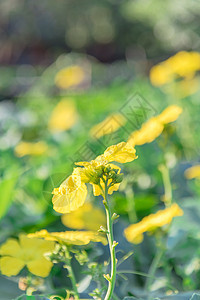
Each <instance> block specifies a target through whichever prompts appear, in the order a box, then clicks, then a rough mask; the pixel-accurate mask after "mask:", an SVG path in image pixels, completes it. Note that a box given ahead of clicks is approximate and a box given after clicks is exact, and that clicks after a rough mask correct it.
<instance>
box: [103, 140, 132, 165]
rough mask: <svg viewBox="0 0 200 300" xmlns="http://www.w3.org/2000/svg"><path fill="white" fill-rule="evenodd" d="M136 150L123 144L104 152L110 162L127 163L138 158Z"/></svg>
mask: <svg viewBox="0 0 200 300" xmlns="http://www.w3.org/2000/svg"><path fill="white" fill-rule="evenodd" d="M135 153H136V150H135V149H134V147H132V146H131V145H130V144H128V143H125V142H121V143H119V144H117V145H113V146H110V147H108V148H107V149H106V151H105V152H104V158H105V159H106V160H107V161H108V162H112V161H116V162H119V163H127V162H130V161H133V160H134V159H136V158H137V156H136V155H135Z"/></svg>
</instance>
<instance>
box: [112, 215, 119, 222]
mask: <svg viewBox="0 0 200 300" xmlns="http://www.w3.org/2000/svg"><path fill="white" fill-rule="evenodd" d="M118 218H119V215H117V214H116V213H114V214H113V215H112V221H115V220H117V219H118Z"/></svg>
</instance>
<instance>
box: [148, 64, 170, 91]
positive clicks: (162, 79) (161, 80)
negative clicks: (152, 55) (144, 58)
mask: <svg viewBox="0 0 200 300" xmlns="http://www.w3.org/2000/svg"><path fill="white" fill-rule="evenodd" d="M149 76H150V80H151V83H152V84H153V85H155V86H161V85H164V84H166V83H168V82H170V81H171V79H172V78H173V75H172V72H171V70H170V69H169V68H167V67H166V66H165V65H164V63H161V64H158V65H156V66H154V67H152V68H151V70H150V74H149Z"/></svg>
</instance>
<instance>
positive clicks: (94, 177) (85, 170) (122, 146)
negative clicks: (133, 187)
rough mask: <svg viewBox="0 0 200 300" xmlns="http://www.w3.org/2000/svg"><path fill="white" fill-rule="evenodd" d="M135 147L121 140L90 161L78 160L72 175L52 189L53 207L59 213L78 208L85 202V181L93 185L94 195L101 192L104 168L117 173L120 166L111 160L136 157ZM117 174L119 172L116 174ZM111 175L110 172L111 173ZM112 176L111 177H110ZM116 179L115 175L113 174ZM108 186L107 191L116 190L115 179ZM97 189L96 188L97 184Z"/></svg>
mask: <svg viewBox="0 0 200 300" xmlns="http://www.w3.org/2000/svg"><path fill="white" fill-rule="evenodd" d="M135 152H136V151H135V149H134V147H132V146H131V145H129V144H127V143H125V142H121V143H119V144H117V145H114V146H110V147H108V148H107V149H106V150H105V152H104V154H103V155H99V156H98V157H97V158H96V159H94V160H92V161H90V162H79V163H76V165H78V166H81V167H82V168H80V167H78V168H75V169H74V171H73V173H72V175H70V176H69V177H68V178H67V179H66V180H65V181H64V182H63V183H61V185H60V187H59V188H55V189H54V190H53V192H52V193H53V195H54V196H53V199H52V202H53V208H54V209H55V211H57V212H60V213H69V212H71V211H74V210H76V209H78V208H79V207H80V206H82V205H83V204H84V202H85V199H86V196H87V187H86V184H85V183H90V184H92V185H95V187H94V193H95V195H100V194H101V193H102V191H101V188H100V187H99V184H100V183H102V182H100V177H101V176H102V174H103V172H104V170H105V168H106V169H107V170H108V172H109V171H112V170H113V172H114V171H116V172H117V173H119V170H120V168H119V167H118V166H116V165H114V164H110V163H111V162H113V161H116V162H119V163H126V162H130V161H133V160H134V159H136V158H137V156H136V154H135ZM116 175H119V174H116ZM111 176H112V174H111ZM111 178H112V177H111ZM115 179H116V176H115ZM113 182H114V183H113V184H112V186H110V188H109V193H110V194H111V193H112V192H113V191H116V190H117V189H118V187H119V185H118V183H120V181H118V180H117V179H116V180H115V181H113ZM96 185H97V186H98V189H97V186H96Z"/></svg>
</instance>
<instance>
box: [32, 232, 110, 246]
mask: <svg viewBox="0 0 200 300" xmlns="http://www.w3.org/2000/svg"><path fill="white" fill-rule="evenodd" d="M29 237H33V238H34V237H38V238H44V239H45V240H47V241H56V242H58V243H60V244H67V245H87V244H89V243H90V242H100V243H102V244H103V245H106V244H107V239H106V237H104V236H103V235H101V234H100V233H98V232H95V231H64V232H48V231H47V230H46V229H43V230H40V231H38V232H35V233H31V234H29Z"/></svg>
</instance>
